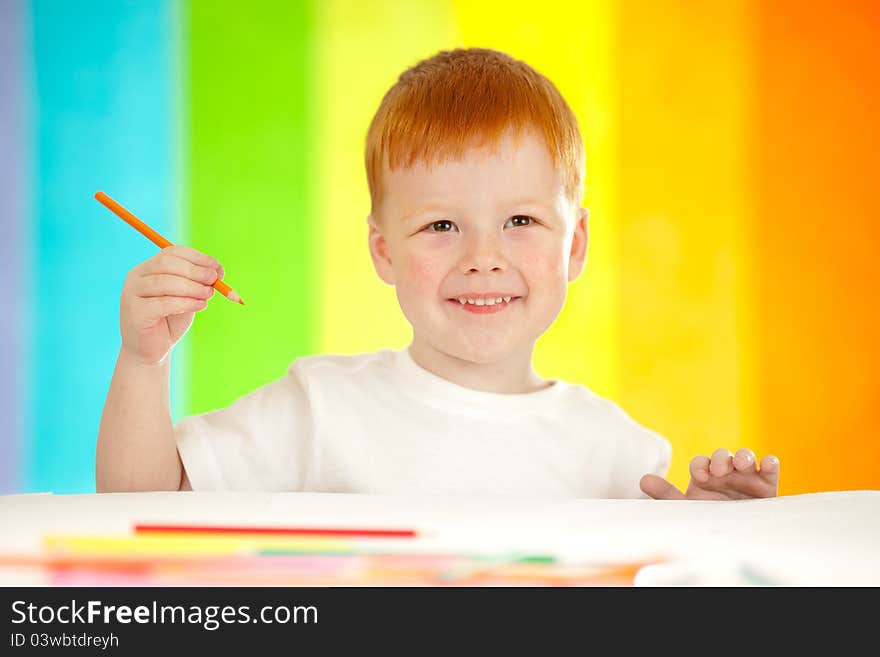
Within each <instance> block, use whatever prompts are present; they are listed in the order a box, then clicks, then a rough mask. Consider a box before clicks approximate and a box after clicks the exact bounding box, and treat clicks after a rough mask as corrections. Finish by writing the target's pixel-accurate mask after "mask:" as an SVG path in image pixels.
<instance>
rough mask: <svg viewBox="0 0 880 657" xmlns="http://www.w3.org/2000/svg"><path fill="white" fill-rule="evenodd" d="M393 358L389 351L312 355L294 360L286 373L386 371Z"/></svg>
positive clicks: (391, 352)
mask: <svg viewBox="0 0 880 657" xmlns="http://www.w3.org/2000/svg"><path fill="white" fill-rule="evenodd" d="M394 356H395V352H394V351H393V350H391V349H381V350H379V351H371V352H366V353H358V354H314V355H311V356H300V357H298V358H296V359H295V360H294V361H293V362H292V363H291V364H290V366H289V367H288V368H287V371H288V372H289V373H291V374H296V375H302V374H311V373H314V372H320V371H336V372H340V373H354V372H357V371H359V370H365V369H372V368H380V369H383V368H384V369H387V368H389V367H391V366H392V363H393V360H394Z"/></svg>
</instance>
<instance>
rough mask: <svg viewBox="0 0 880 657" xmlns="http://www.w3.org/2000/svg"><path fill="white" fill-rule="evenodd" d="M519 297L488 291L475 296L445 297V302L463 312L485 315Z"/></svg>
mask: <svg viewBox="0 0 880 657" xmlns="http://www.w3.org/2000/svg"><path fill="white" fill-rule="evenodd" d="M521 298H522V297H518V296H513V295H509V294H502V293H498V294H496V293H494V292H490V293H489V294H480V295H476V296H460V297H453V298H452V299H447V302H448V303H451V304H454V305H456V306H459V307H460V308H461V309H462V310H464V311H465V312H469V313H474V314H476V315H487V314H490V313H498V312H501V311H502V310H505V309H506V308H507V307H508V306H510V305H511V304H513V303H516V302H517V301H519V300H520V299H521Z"/></svg>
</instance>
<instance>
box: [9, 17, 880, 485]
mask: <svg viewBox="0 0 880 657" xmlns="http://www.w3.org/2000/svg"><path fill="white" fill-rule="evenodd" d="M539 4H540V6H539V7H537V8H536V6H535V3H534V2H531V1H529V2H525V1H522V2H521V1H513V2H512V1H511V0H505V1H503V2H502V1H493V2H471V1H465V0H461V1H450V0H420V1H419V2H408V1H406V0H385V1H378V2H377V1H372V2H366V1H364V0H334V1H328V2H319V1H317V0H315V1H311V2H309V1H303V2H291V1H290V0H283V1H282V0H260V1H259V2H252V3H242V2H240V1H239V0H226V1H218V0H211V1H208V0H192V1H189V2H183V1H180V2H177V1H174V0H150V1H147V0H128V1H119V0H113V1H111V0H106V1H99V0H77V1H76V2H57V1H53V0H0V238H2V239H0V275H2V281H3V292H2V294H0V308H2V312H3V314H2V319H3V321H2V333H0V423H2V424H0V432H2V434H0V491H2V492H30V491H54V492H56V493H82V492H91V491H94V450H95V442H96V436H97V431H98V423H99V420H100V415H101V409H102V406H103V402H104V398H105V395H106V393H107V389H108V386H109V382H110V378H111V375H112V372H113V367H114V363H115V359H116V355H117V352H118V349H119V344H120V338H119V327H118V323H119V318H118V313H119V294H120V291H121V288H122V283H123V280H124V278H125V275H126V273H127V272H128V270H129V269H130V268H131V267H132V266H134V265H135V264H136V263H138V262H140V261H142V260H145V259H146V258H148V257H150V256H151V255H152V254H153V253H155V247H154V246H153V245H152V244H150V243H149V242H148V241H147V240H145V239H144V238H143V237H142V236H140V235H139V234H137V233H136V232H135V231H133V230H132V229H131V228H130V227H128V226H127V225H125V224H124V223H123V222H122V221H120V220H119V219H117V218H116V217H114V216H113V215H111V214H110V213H109V212H108V211H107V210H106V209H105V208H104V207H102V206H101V205H100V204H98V203H97V202H96V201H95V200H94V198H93V195H94V193H95V192H96V191H97V190H99V189H101V190H104V191H105V192H107V193H108V194H110V195H111V196H112V197H114V198H116V199H117V200H119V201H120V202H121V203H123V205H125V206H126V207H128V208H129V209H131V210H132V211H133V212H134V213H135V214H137V215H138V216H139V217H141V218H142V219H144V220H145V221H147V222H148V223H150V224H151V225H153V226H154V227H155V228H156V229H157V230H159V231H160V232H162V233H163V234H165V235H166V236H167V237H168V238H169V239H171V240H172V241H174V242H180V243H186V244H190V245H192V246H194V247H196V248H198V249H199V250H202V251H205V252H207V253H210V254H212V255H215V256H217V257H218V258H219V259H220V260H221V262H223V264H224V266H225V267H226V270H227V279H228V280H229V282H230V283H231V284H233V285H234V286H235V288H236V289H237V290H238V291H239V292H241V294H242V296H243V297H244V299H245V300H246V301H247V306H245V307H240V306H237V305H234V304H231V303H228V302H226V301H225V300H223V299H222V298H221V297H219V296H218V297H217V298H215V299H214V301H212V303H211V305H210V308H209V309H208V310H207V311H206V312H204V313H202V314H200V315H199V316H198V317H197V321H196V323H195V325H194V327H193V328H192V330H191V331H190V333H189V334H188V335H187V336H186V338H185V339H184V340H183V342H182V344H181V345H180V347H179V348H178V349H177V351H176V352H175V360H174V368H173V375H172V376H173V380H172V394H173V413H174V416H175V420H176V419H179V418H180V417H183V416H184V415H187V414H190V413H197V412H203V411H207V410H210V409H212V408H216V407H219V406H222V405H226V404H229V403H230V402H232V401H233V400H234V399H235V398H237V397H238V396H240V395H242V394H245V393H246V392H249V391H250V390H252V389H254V388H256V387H257V386H259V385H262V384H264V383H267V382H268V381H270V380H272V379H275V378H277V377H279V376H282V375H283V374H284V372H285V370H286V367H287V366H288V365H289V363H290V362H291V361H292V360H293V359H294V358H296V357H298V356H302V355H308V354H313V353H319V352H334V353H356V352H362V351H372V350H375V349H380V348H389V347H390V348H400V347H403V346H405V345H406V344H408V341H409V338H410V330H409V325H408V324H407V323H406V322H405V320H404V318H403V316H402V314H401V313H400V311H399V309H398V307H397V305H396V300H395V297H394V293H393V289H392V288H389V287H387V286H385V285H384V284H382V283H381V282H380V281H379V280H378V278H377V277H376V275H375V273H374V272H373V270H372V266H371V264H370V260H369V256H368V251H367V239H366V236H367V231H366V223H365V218H366V215H367V213H368V212H369V198H368V193H367V185H366V176H365V173H364V168H363V147H364V138H365V135H366V129H367V125H368V123H369V121H370V118H371V117H372V114H373V112H374V111H375V110H376V108H377V107H378V104H379V101H380V99H381V97H382V95H383V94H384V93H385V91H386V90H387V89H388V87H389V86H390V85H392V84H393V83H394V81H395V80H396V77H397V76H398V75H399V74H400V72H402V71H403V70H404V69H405V68H407V67H408V66H410V65H412V64H414V63H415V62H416V61H418V60H420V59H422V58H424V57H427V56H430V55H432V54H434V53H435V52H437V51H438V50H443V49H449V48H453V47H458V46H482V47H491V48H497V49H500V50H505V51H507V52H509V53H510V54H512V55H513V56H515V57H517V58H521V59H525V60H526V61H527V62H529V63H530V64H532V65H533V66H534V67H535V68H537V69H538V70H539V71H541V72H542V73H544V74H545V75H547V76H548V77H549V78H550V79H551V80H553V81H554V82H555V83H556V84H557V86H558V87H559V88H560V90H561V92H562V93H563V95H564V96H565V97H566V98H567V99H568V101H569V103H570V104H571V106H572V108H573V109H574V111H575V112H576V114H577V116H578V117H579V120H580V123H581V130H582V133H583V136H584V141H585V145H586V150H587V192H586V198H585V205H587V206H588V207H590V208H591V212H592V217H591V225H590V227H591V233H590V238H591V241H590V246H589V259H588V263H587V268H586V270H585V273H584V275H583V276H582V277H581V279H580V280H578V281H577V282H576V283H574V284H573V285H572V286H571V288H570V296H569V300H568V303H567V306H566V308H565V310H564V312H563V313H562V315H561V316H560V317H559V319H558V320H557V323H556V324H555V325H554V327H553V328H551V330H550V331H549V332H548V333H547V334H546V335H545V336H544V337H542V338H541V340H540V341H539V343H538V348H537V352H536V361H535V364H536V367H537V369H538V371H539V373H541V374H542V375H544V376H546V377H552V378H564V379H567V380H570V381H574V382H579V383H582V384H584V385H587V386H589V387H590V388H592V389H593V390H595V391H596V392H597V393H599V394H601V395H604V396H606V397H610V398H612V399H614V400H615V401H617V402H618V403H620V404H621V406H622V407H623V408H624V409H625V410H627V412H629V413H630V414H631V415H632V416H633V417H634V418H635V419H637V420H638V421H639V422H641V423H642V424H645V425H646V426H649V427H651V428H653V429H655V430H657V431H659V432H660V433H662V434H663V435H665V436H666V437H667V438H669V440H670V441H671V442H672V445H673V465H672V469H671V473H670V475H671V479H672V481H673V482H674V483H676V484H677V485H679V486H684V485H686V483H687V477H688V476H687V465H688V461H689V460H690V458H691V457H692V456H693V455H695V454H698V453H711V451H712V450H714V449H715V448H718V447H728V448H730V449H732V450H735V449H737V448H738V447H741V446H749V447H751V448H753V449H754V450H755V451H756V452H758V454H759V456H761V455H762V454H764V453H770V452H772V453H775V454H777V455H778V456H779V457H780V458H781V460H782V479H781V486H780V493H782V494H796V493H805V492H814V491H822V490H836V489H864V488H875V489H876V488H880V468H878V467H877V465H876V464H877V463H878V462H880V440H878V437H880V436H878V428H880V412H878V402H880V394H878V393H880V368H878V365H880V341H878V339H877V335H878V329H880V312H878V309H877V303H876V299H877V294H876V291H875V285H876V281H877V280H878V265H877V262H878V257H877V247H878V244H880V240H878V238H880V222H878V218H877V215H878V210H880V200H878V199H880V195H878V192H877V190H878V189H880V128H878V123H880V122H878V119H877V117H878V116H880V66H878V65H877V62H878V61H880V45H878V44H880V3H878V2H876V1H875V0H863V1H845V2H837V3H827V2H805V1H794V0H775V1H773V2H760V1H758V0H753V1H747V0H718V1H715V2H695V1H686V0H679V1H660V0H657V1H654V0H644V1H635V0H585V1H583V0H582V1H578V2H543V3H539Z"/></svg>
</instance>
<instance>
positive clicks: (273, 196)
mask: <svg viewBox="0 0 880 657" xmlns="http://www.w3.org/2000/svg"><path fill="white" fill-rule="evenodd" d="M311 23H312V14H311V7H310V4H309V3H308V2H290V1H289V0H284V1H281V0H265V1H263V2H260V3H247V2H245V3H242V2H240V1H239V0H231V1H223V2H218V1H217V0H211V1H207V0H193V1H192V2H191V5H190V11H189V17H188V25H187V29H188V36H189V62H188V67H189V82H190V87H189V89H190V96H189V98H188V103H187V105H188V107H187V109H188V113H189V117H188V126H187V132H188V139H189V145H190V151H189V155H188V161H187V163H186V164H187V173H188V183H189V185H188V199H187V203H186V205H187V207H188V209H189V218H190V224H189V240H188V241H189V244H190V245H191V246H193V247H194V248H196V249H198V250H200V251H204V252H206V253H209V254H211V255H213V256H215V257H217V258H218V259H219V260H220V262H221V263H222V264H223V266H224V267H225V269H226V280H227V282H228V283H229V284H230V285H232V286H233V287H234V288H235V289H236V291H237V292H239V294H241V296H242V298H243V299H244V301H245V303H246V305H245V306H244V307H242V306H239V305H237V304H232V303H230V302H229V301H227V300H226V299H224V298H223V297H222V296H220V295H215V298H214V299H213V300H212V302H211V304H210V306H209V308H208V310H206V311H204V312H202V313H200V314H199V315H198V316H197V317H196V322H195V324H194V326H193V328H192V329H191V330H190V334H189V335H188V336H187V338H186V340H187V341H188V345H187V348H186V349H187V351H188V356H189V359H188V360H189V365H190V367H191V377H190V386H189V391H188V392H189V394H188V400H187V402H188V404H187V409H186V413H187V414H190V413H201V412H204V411H207V410H210V409H213V408H217V407H220V406H225V405H228V404H229V403H231V402H232V401H234V400H235V399H236V398H238V397H240V396H242V395H244V394H246V393H248V392H250V391H252V390H254V389H255V388H257V387H259V386H261V385H264V384H266V383H268V382H269V381H271V380H273V379H276V378H278V377H280V376H282V375H283V374H284V372H285V369H286V367H287V365H288V364H289V363H290V362H291V361H292V360H293V359H294V358H295V357H297V356H300V355H306V354H310V353H312V352H313V351H314V344H315V336H314V328H313V327H314V324H315V319H314V318H315V317H316V314H317V309H316V307H315V304H316V302H317V294H316V293H315V292H314V291H315V290H316V289H317V284H316V281H315V271H316V267H315V266H314V265H315V263H314V255H313V254H314V252H315V249H314V246H313V242H314V240H315V237H316V233H317V230H318V228H316V224H317V223H318V219H317V218H316V217H314V216H313V209H312V208H313V198H312V193H311V190H312V189H313V186H314V185H313V183H314V177H313V176H312V175H311V170H312V167H311V166H310V164H311V161H312V159H313V158H312V149H313V143H312V138H311V133H312V120H313V117H312V116H310V112H309V108H310V103H309V94H310V89H311V88H312V81H311V79H310V75H311V71H312V70H313V66H312V62H311V61H310V54H311V47H310V35H311V34H312V32H313V31H312V29H311Z"/></svg>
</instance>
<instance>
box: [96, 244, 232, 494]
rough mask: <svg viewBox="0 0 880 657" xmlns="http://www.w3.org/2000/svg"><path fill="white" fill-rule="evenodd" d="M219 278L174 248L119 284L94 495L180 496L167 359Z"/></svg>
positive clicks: (211, 265)
mask: <svg viewBox="0 0 880 657" xmlns="http://www.w3.org/2000/svg"><path fill="white" fill-rule="evenodd" d="M222 277H223V267H222V265H220V263H219V262H217V260H216V258H212V257H210V256H208V255H205V254H204V253H200V252H198V251H196V250H195V249H191V248H189V247H186V246H180V245H172V246H168V247H166V248H164V249H162V250H161V251H160V252H159V253H157V254H156V255H154V256H153V257H152V258H150V259H149V260H147V261H145V262H143V263H141V264H139V265H137V266H135V267H134V268H133V269H132V270H131V271H130V272H129V274H128V276H127V277H126V279H125V284H124V285H123V287H122V296H121V298H120V302H119V306H120V315H119V325H120V332H121V334H122V348H121V349H120V350H119V357H118V358H117V360H116V369H115V371H114V372H113V379H112V381H111V382H110V390H109V392H108V393H107V401H106V402H105V404H104V412H103V414H102V416H101V425H100V428H99V429H98V446H97V449H96V453H95V488H96V490H97V491H98V492H99V493H102V492H112V491H145V490H180V488H181V485H182V483H183V482H182V475H183V471H184V469H183V465H182V463H181V460H180V456H179V455H178V453H177V445H176V443H175V440H174V429H173V427H172V424H171V410H170V403H169V401H168V396H169V378H170V372H171V351H172V349H173V348H174V345H175V344H177V342H178V341H179V340H180V339H181V338H182V337H183V335H184V334H185V333H186V332H187V330H189V327H190V326H191V325H192V323H193V318H194V316H195V313H197V312H200V311H202V310H204V309H205V308H206V307H207V305H208V299H210V298H211V297H212V296H213V294H214V288H213V287H212V285H213V283H214V282H215V281H216V280H218V279H220V278H222Z"/></svg>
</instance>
